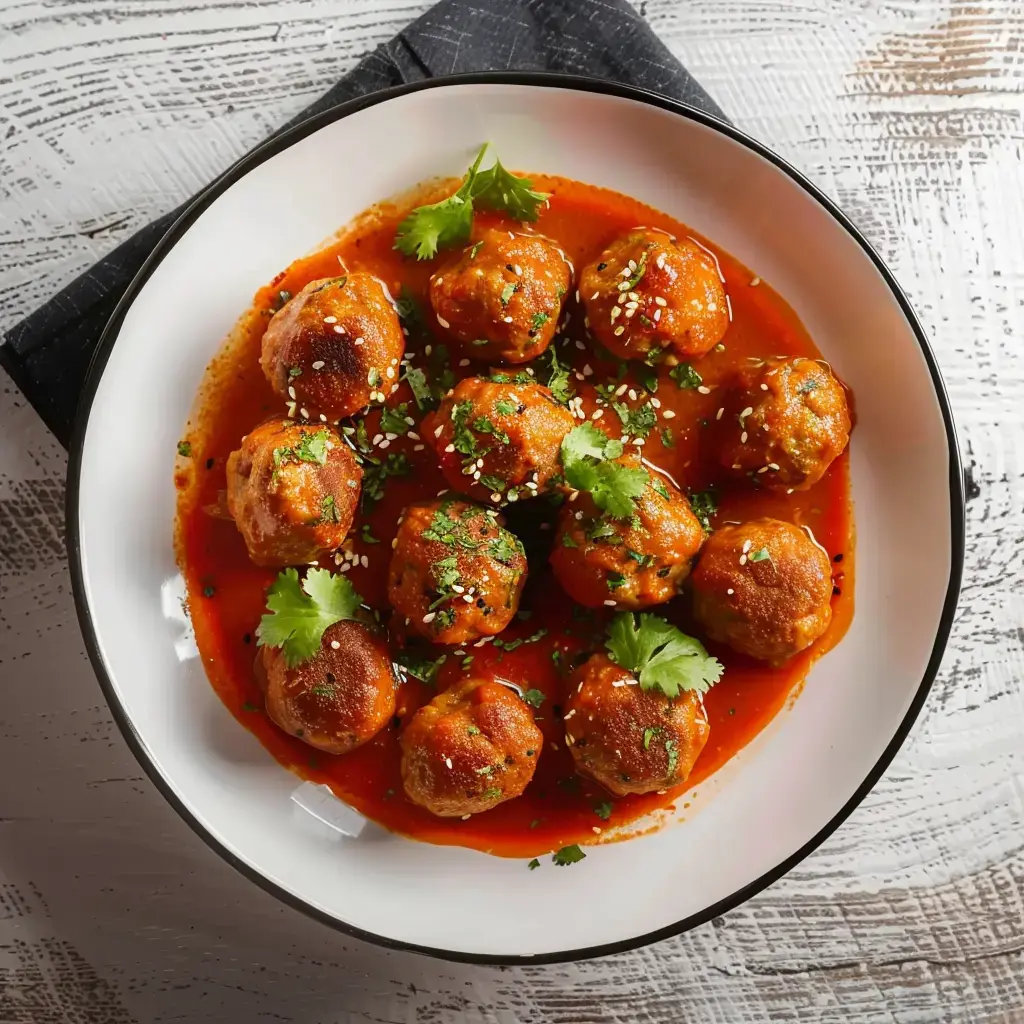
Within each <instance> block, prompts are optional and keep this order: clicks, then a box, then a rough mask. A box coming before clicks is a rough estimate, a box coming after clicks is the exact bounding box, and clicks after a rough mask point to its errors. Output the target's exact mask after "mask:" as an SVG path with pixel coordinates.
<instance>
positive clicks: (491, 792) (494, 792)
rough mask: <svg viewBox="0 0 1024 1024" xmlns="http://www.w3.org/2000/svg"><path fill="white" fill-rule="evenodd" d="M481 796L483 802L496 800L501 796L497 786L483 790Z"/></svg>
mask: <svg viewBox="0 0 1024 1024" xmlns="http://www.w3.org/2000/svg"><path fill="white" fill-rule="evenodd" d="M481 796H482V797H483V798H484V799H485V800H497V799H498V798H499V797H500V796H501V790H500V789H498V787H497V786H491V788H490V789H485V790H484V791H483V793H482V794H481Z"/></svg>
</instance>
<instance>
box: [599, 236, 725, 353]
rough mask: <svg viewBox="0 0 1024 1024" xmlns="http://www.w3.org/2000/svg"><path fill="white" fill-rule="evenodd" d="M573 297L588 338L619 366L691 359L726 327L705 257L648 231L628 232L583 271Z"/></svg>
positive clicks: (688, 244) (683, 242) (720, 290)
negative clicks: (581, 310) (582, 310)
mask: <svg viewBox="0 0 1024 1024" xmlns="http://www.w3.org/2000/svg"><path fill="white" fill-rule="evenodd" d="M580 295H581V297H582V300H583V306H584V308H585V309H586V312H587V318H588V320H589V323H590V331H591V333H592V334H593V335H594V337H595V338H597V340H598V341H599V342H601V344H602V345H604V347H605V348H606V349H608V351H609V352H612V353H614V354H615V355H617V356H621V357H622V358H623V359H644V358H647V359H656V358H660V357H661V356H662V354H666V355H671V356H674V357H675V360H670V361H678V360H679V359H697V358H699V357H700V356H702V355H705V354H706V353H707V352H710V351H711V349H712V348H714V347H715V345H717V344H718V342H720V341H721V340H722V338H723V336H724V335H725V332H726V330H727V329H728V327H729V308H728V305H727V303H726V297H725V286H724V285H723V284H722V281H721V278H720V277H719V274H718V267H717V265H716V263H715V260H714V259H713V257H712V256H711V255H710V254H709V253H708V252H706V251H705V250H704V249H702V248H701V247H700V246H699V245H697V244H696V243H695V242H692V241H690V240H688V239H673V236H672V235H669V234H667V233H666V232H664V231H657V230H654V229H651V228H635V229H634V230H633V231H631V232H629V234H627V235H624V236H623V237H622V238H619V239H617V240H616V241H615V242H613V243H612V244H611V245H610V246H609V247H608V248H607V249H605V251H604V252H603V253H601V255H600V257H599V258H598V259H596V260H595V261H594V262H593V263H591V264H589V265H588V266H586V267H584V268H583V271H582V272H581V274H580Z"/></svg>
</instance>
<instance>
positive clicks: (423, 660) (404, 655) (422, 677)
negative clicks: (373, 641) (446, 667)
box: [395, 647, 448, 686]
mask: <svg viewBox="0 0 1024 1024" xmlns="http://www.w3.org/2000/svg"><path fill="white" fill-rule="evenodd" d="M447 660H448V655H447V654H442V655H440V656H439V657H437V658H428V657H427V656H426V655H425V654H423V653H421V652H418V651H416V650H415V649H413V648H411V647H406V648H405V649H404V650H401V651H399V652H398V653H397V654H396V655H395V663H396V664H397V665H398V666H399V667H400V668H401V669H402V670H403V671H404V672H405V674H406V675H409V676H412V677H413V678H414V679H418V680H419V681H420V682H421V683H426V684H427V686H433V685H434V680H435V679H436V677H437V673H438V672H439V671H440V670H441V666H442V665H443V664H444V663H445V662H446V661H447Z"/></svg>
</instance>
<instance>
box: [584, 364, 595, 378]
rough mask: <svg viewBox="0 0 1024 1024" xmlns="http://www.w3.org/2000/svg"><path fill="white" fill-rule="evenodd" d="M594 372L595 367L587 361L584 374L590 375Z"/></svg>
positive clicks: (585, 375)
mask: <svg viewBox="0 0 1024 1024" xmlns="http://www.w3.org/2000/svg"><path fill="white" fill-rule="evenodd" d="M593 372H594V368H593V367H592V366H591V365H590V363H585V364H584V366H583V376H584V377H589V376H590V375H591V374H592V373H593Z"/></svg>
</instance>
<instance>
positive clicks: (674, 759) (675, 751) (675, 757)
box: [665, 740, 679, 777]
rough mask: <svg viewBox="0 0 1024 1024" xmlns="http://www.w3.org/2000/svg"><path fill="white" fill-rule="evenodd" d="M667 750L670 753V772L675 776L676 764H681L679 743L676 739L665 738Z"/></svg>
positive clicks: (670, 774)
mask: <svg viewBox="0 0 1024 1024" xmlns="http://www.w3.org/2000/svg"><path fill="white" fill-rule="evenodd" d="M665 751H666V753H667V754H668V774H669V776H670V777H671V776H673V775H675V773H676V766H677V765H678V764H679V744H678V743H677V742H676V741H675V740H665Z"/></svg>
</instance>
